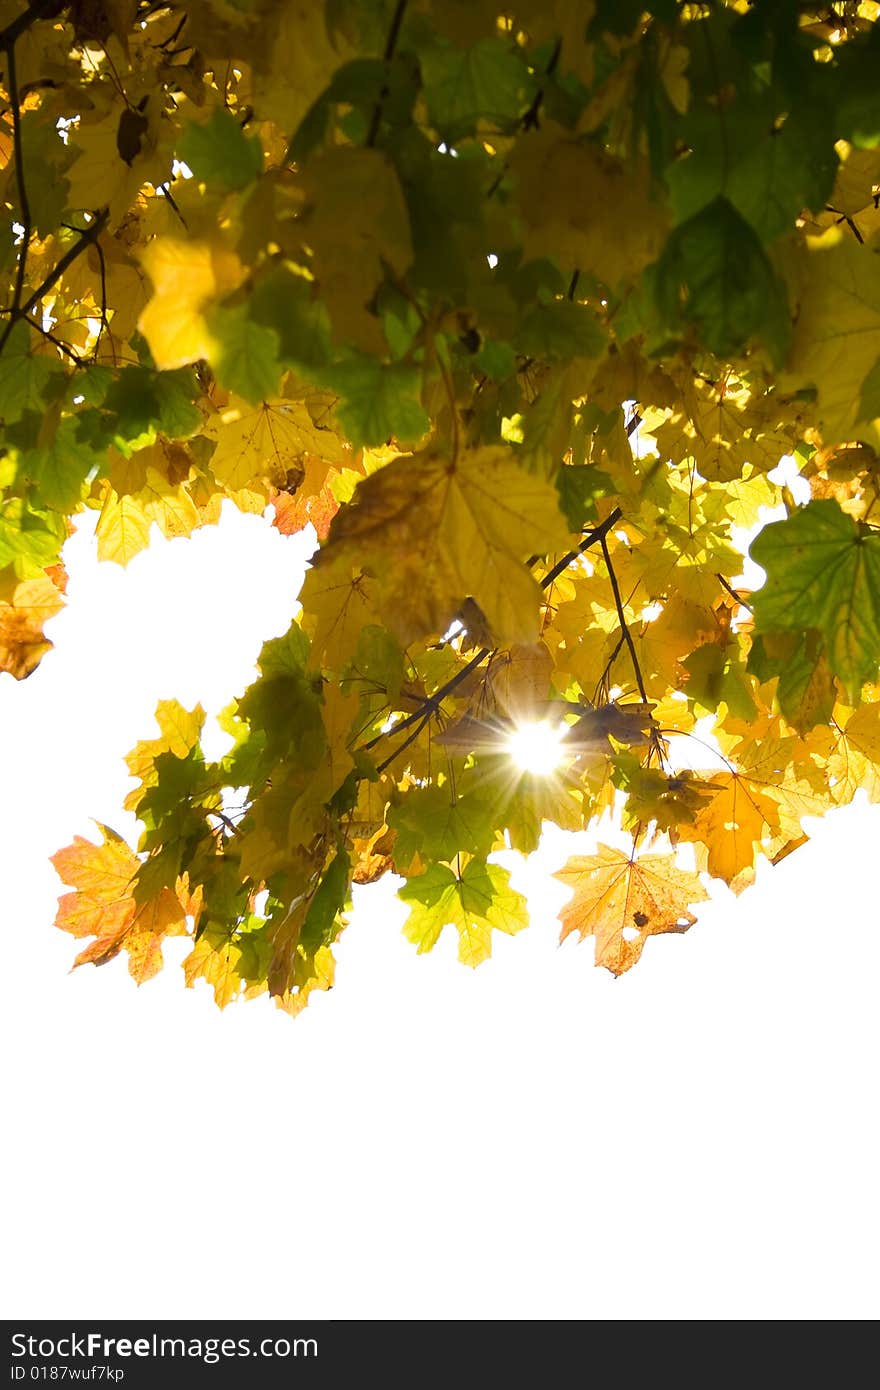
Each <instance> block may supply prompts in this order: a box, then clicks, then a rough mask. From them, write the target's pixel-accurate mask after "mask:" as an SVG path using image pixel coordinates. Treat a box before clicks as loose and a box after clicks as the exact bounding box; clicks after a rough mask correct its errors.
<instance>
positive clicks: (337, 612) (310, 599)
mask: <svg viewBox="0 0 880 1390" xmlns="http://www.w3.org/2000/svg"><path fill="white" fill-rule="evenodd" d="M375 588H376V586H375V584H374V582H373V580H372V579H370V578H369V577H368V576H367V575H366V574H365V573H364V571H363V569H362V568H361V567H360V566H359V565H352V564H350V563H349V560H348V557H347V556H346V555H339V556H338V557H336V558H332V559H331V558H328V560H327V561H325V562H324V563H322V564H321V566H320V567H313V568H312V569H310V570H309V571H308V573H307V574H306V577H305V581H304V583H303V587H302V592H301V598H302V605H303V613H302V626H303V630H304V631H305V632H307V633H308V635H309V637H310V638H311V643H312V645H311V653H310V660H311V663H312V664H313V665H322V666H325V667H327V668H328V669H329V670H331V671H341V670H342V669H343V667H344V666H345V665H346V663H347V662H348V661H349V660H350V658H351V656H352V653H353V652H354V650H355V648H356V647H357V644H358V638H359V637H360V634H361V631H362V630H363V628H365V627H368V626H369V624H370V623H375V622H377V621H378V613H377V609H376V605H375Z"/></svg>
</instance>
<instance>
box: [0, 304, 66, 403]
mask: <svg viewBox="0 0 880 1390" xmlns="http://www.w3.org/2000/svg"><path fill="white" fill-rule="evenodd" d="M35 341H36V339H35V338H34V336H33V335H32V333H31V330H30V328H29V327H28V325H27V324H26V323H25V322H24V320H23V319H19V321H18V323H16V324H15V325H14V327H13V329H12V332H11V333H10V335H9V337H8V339H7V340H6V346H5V347H4V349H3V356H2V358H0V419H2V420H3V421H4V422H5V423H6V424H7V425H11V424H13V423H14V421H16V420H20V419H21V417H22V415H23V414H24V413H25V411H26V410H37V411H43V410H45V408H46V402H45V399H44V391H45V387H46V384H47V382H48V381H49V378H50V377H51V376H52V375H54V374H55V373H56V372H60V371H61V370H62V367H61V363H60V362H59V361H58V358H57V357H44V356H36V355H35V354H34V353H33V352H32V348H33V345H34V342H35Z"/></svg>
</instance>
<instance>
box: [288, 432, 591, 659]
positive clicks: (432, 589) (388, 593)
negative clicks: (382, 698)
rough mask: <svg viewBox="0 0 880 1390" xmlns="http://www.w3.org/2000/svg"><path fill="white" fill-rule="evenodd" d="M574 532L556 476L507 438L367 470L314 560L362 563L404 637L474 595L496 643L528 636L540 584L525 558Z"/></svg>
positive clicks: (426, 629) (532, 636)
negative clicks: (530, 468)
mask: <svg viewBox="0 0 880 1390" xmlns="http://www.w3.org/2000/svg"><path fill="white" fill-rule="evenodd" d="M568 541H569V534H568V528H567V525H566V523H565V521H564V520H563V518H562V516H561V514H560V511H559V505H558V495H557V493H556V489H555V488H554V487H553V486H552V484H550V483H548V482H547V481H546V479H544V478H541V477H539V476H537V475H535V474H532V473H527V472H526V471H525V470H524V469H523V468H521V467H520V465H519V464H518V462H517V461H516V458H515V456H514V454H513V452H512V450H510V449H509V448H507V447H506V446H504V445H487V446H485V447H483V448H479V449H470V450H466V451H464V452H463V453H461V454H460V455H459V456H458V458H456V459H454V460H450V459H449V458H447V457H445V456H443V455H442V454H437V453H430V452H429V453H426V454H420V455H415V456H413V457H407V458H399V459H395V460H394V461H393V462H392V463H389V464H387V465H386V467H384V468H381V469H380V470H379V471H378V472H377V473H373V474H372V475H371V476H370V477H368V478H365V479H364V480H363V482H361V483H359V484H358V487H357V488H356V490H355V493H354V496H353V498H352V501H351V504H350V505H349V506H348V507H346V508H345V510H344V511H340V512H339V513H338V514H337V516H336V517H335V518H334V521H333V524H332V526H331V528H330V536H329V539H328V542H327V544H326V545H325V547H324V548H323V550H321V551H320V552H319V554H318V556H317V559H316V561H315V567H316V569H317V570H319V571H320V569H321V567H322V566H323V565H324V564H327V563H328V562H330V561H335V560H337V558H338V557H339V556H342V555H345V556H346V557H348V558H349V560H350V561H351V562H357V563H359V564H360V565H362V567H363V569H364V570H365V571H366V572H367V573H369V574H370V575H371V576H372V577H373V578H374V581H375V585H376V589H377V591H378V593H379V594H380V595H381V597H382V599H383V600H384V607H385V611H386V613H387V621H388V624H389V626H390V627H391V628H392V630H393V631H394V632H395V633H396V635H397V636H398V637H399V638H400V640H401V641H402V642H403V643H407V642H409V641H411V640H413V639H414V638H416V637H420V636H423V635H425V634H427V633H430V632H443V631H445V629H446V628H447V626H448V625H449V623H450V622H451V621H452V619H453V618H454V617H455V615H456V613H457V612H458V610H459V609H460V607H461V605H462V602H463V601H464V599H466V598H468V597H470V598H473V599H474V600H475V602H476V603H477V604H478V605H479V607H480V609H481V610H482V613H483V615H484V617H485V619H486V621H487V623H488V626H489V629H490V631H491V633H492V636H493V638H494V640H495V642H496V643H511V644H515V643H530V642H534V641H535V640H536V639H537V636H538V610H539V606H540V598H541V591H540V589H539V587H538V584H537V582H536V580H535V578H534V576H533V575H532V573H531V572H530V570H529V569H528V567H527V566H526V565H525V564H524V563H523V561H524V560H525V558H526V557H527V556H529V555H534V554H537V555H545V554H547V553H548V552H552V551H554V550H561V549H563V548H564V547H565V546H566V545H567V544H568Z"/></svg>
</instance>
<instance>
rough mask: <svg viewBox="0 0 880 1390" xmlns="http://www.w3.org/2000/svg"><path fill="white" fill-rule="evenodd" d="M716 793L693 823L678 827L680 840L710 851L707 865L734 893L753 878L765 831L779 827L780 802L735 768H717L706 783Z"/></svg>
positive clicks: (771, 830)
mask: <svg viewBox="0 0 880 1390" xmlns="http://www.w3.org/2000/svg"><path fill="white" fill-rule="evenodd" d="M706 785H707V787H714V788H715V789H716V790H715V794H714V795H713V796H712V797H711V799H710V800H708V801H707V802H706V803H705V805H704V806H703V809H702V810H701V811H700V813H699V815H697V817H696V818H695V820H694V821H693V824H691V825H688V824H683V825H680V826H679V827H678V833H679V835H680V836H681V839H683V840H692V841H699V842H700V843H702V844H704V845H705V846H706V848H707V849H708V851H709V856H708V861H707V868H708V870H709V873H710V874H712V876H713V878H722V879H724V882H725V883H727V884H728V885H729V886H730V887H731V888H732V889H733V891H734V892H735V893H738V892H741V891H742V889H743V888H745V887H746V886H747V885H748V884H749V883H751V881H752V879H753V878H754V863H755V853H756V847H757V846H758V845H759V844H760V842H761V839H762V837H763V836H764V835H765V832H767V831H769V832H773V831H775V830H777V829H778V828H779V806H778V805H777V803H776V802H775V801H774V800H772V799H771V798H770V797H769V796H767V795H766V794H765V793H764V792H763V791H761V790H759V788H758V787H757V786H756V785H755V784H754V782H750V781H749V779H748V778H745V777H740V776H738V775H737V774H736V773H734V772H718V773H716V774H715V775H714V777H711V778H710V779H709V781H708V783H707V784H706Z"/></svg>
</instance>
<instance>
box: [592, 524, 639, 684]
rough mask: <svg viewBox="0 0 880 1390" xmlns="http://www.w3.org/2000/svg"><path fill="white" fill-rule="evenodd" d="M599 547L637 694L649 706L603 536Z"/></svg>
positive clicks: (615, 577) (633, 643)
mask: <svg viewBox="0 0 880 1390" xmlns="http://www.w3.org/2000/svg"><path fill="white" fill-rule="evenodd" d="M601 545H602V555H603V556H604V559H605V564H606V566H607V568H608V578H609V579H610V580H611V592H612V594H613V595H614V606H615V608H616V609H617V617H618V620H619V622H620V630H621V632H622V633H623V636H624V640H625V642H626V645H627V646H628V648H629V654H630V658H631V660H632V665H633V671H634V672H635V677H636V685H637V686H638V687H639V694H640V695H641V697H642V700H643V701H644V703H645V704H646V705H647V704H650V701H649V699H648V692H647V690H646V689H645V682H644V681H643V680H642V668H641V667H640V666H639V658H638V655H637V654H636V644H635V642H634V641H633V639H632V633H631V632H630V630H629V627H628V625H627V621H626V614H625V613H624V610H623V599H622V598H621V597H620V587H619V585H618V583H617V575H616V574H615V573H614V566H613V565H612V563H611V556H610V554H609V552H608V542H607V541H606V539H605V536H604V535H603V536H602V537H601Z"/></svg>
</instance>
